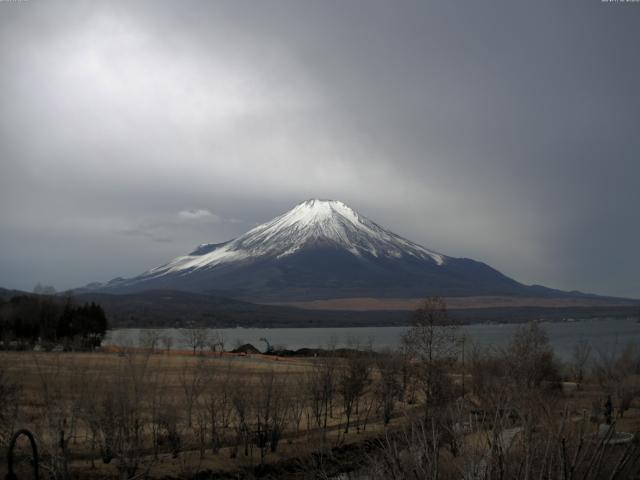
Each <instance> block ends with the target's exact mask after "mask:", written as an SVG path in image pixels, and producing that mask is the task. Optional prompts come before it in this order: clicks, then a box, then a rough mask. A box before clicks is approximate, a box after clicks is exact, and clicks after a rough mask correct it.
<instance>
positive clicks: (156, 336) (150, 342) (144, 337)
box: [139, 329, 160, 353]
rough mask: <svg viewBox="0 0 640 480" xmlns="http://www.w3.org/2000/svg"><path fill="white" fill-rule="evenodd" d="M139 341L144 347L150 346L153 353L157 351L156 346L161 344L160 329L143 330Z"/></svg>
mask: <svg viewBox="0 0 640 480" xmlns="http://www.w3.org/2000/svg"><path fill="white" fill-rule="evenodd" d="M139 343H140V345H141V346H142V347H144V348H148V349H149V350H150V352H151V353H156V348H158V345H159V344H160V331H159V330H155V329H145V330H142V331H141V332H140V339H139Z"/></svg>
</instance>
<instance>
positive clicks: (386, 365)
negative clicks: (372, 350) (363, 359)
mask: <svg viewBox="0 0 640 480" xmlns="http://www.w3.org/2000/svg"><path fill="white" fill-rule="evenodd" d="M376 367H377V370H378V376H379V378H378V381H377V382H376V384H375V388H374V393H375V396H376V398H377V400H378V404H379V405H380V407H381V409H382V419H383V422H384V424H385V425H387V424H388V423H389V421H390V420H391V417H392V415H393V411H394V408H395V404H396V401H397V400H398V399H399V398H400V395H401V391H402V385H401V372H402V360H401V358H399V356H398V355H396V354H394V353H392V352H386V353H384V354H382V355H381V356H379V357H378V359H377V361H376Z"/></svg>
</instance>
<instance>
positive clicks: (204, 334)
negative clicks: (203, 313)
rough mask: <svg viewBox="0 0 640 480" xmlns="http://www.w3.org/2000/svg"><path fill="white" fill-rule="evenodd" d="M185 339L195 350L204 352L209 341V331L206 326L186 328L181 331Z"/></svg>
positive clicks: (194, 351)
mask: <svg viewBox="0 0 640 480" xmlns="http://www.w3.org/2000/svg"><path fill="white" fill-rule="evenodd" d="M181 335H182V338H183V341H184V342H185V343H186V344H187V345H188V346H189V347H190V348H191V349H192V350H193V355H196V352H198V351H199V352H200V354H202V352H203V350H204V349H205V347H206V346H207V345H208V343H209V332H208V331H207V329H206V328H185V329H183V330H182V332H181Z"/></svg>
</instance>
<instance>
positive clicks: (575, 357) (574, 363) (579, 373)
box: [571, 340, 591, 390]
mask: <svg viewBox="0 0 640 480" xmlns="http://www.w3.org/2000/svg"><path fill="white" fill-rule="evenodd" d="M590 356H591V344H590V343H589V341H588V340H579V341H578V342H576V344H575V345H574V346H573V352H572V356H571V369H572V370H573V378H574V379H575V381H576V388H577V389H578V390H580V387H581V385H582V382H583V380H584V371H585V368H586V366H587V362H588V361H589V357H590Z"/></svg>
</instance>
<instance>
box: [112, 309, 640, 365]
mask: <svg viewBox="0 0 640 480" xmlns="http://www.w3.org/2000/svg"><path fill="white" fill-rule="evenodd" d="M541 325H542V326H543V327H544V329H545V330H546V332H547V334H548V336H549V340H550V342H551V345H552V346H553V348H554V350H555V352H556V354H557V355H558V356H560V357H561V358H565V359H567V358H569V357H570V356H571V352H572V350H573V347H574V345H575V344H576V342H578V341H579V340H587V341H589V343H590V344H591V345H592V347H593V349H594V352H595V353H597V352H598V351H600V352H602V353H613V352H615V351H620V350H621V349H623V348H624V347H625V346H626V345H627V344H628V343H629V342H633V343H635V344H637V345H639V346H640V323H638V322H637V320H636V319H634V318H629V319H592V320H578V321H573V322H557V323H542V324H541ZM517 327H518V325H507V324H476V325H464V326H460V327H459V334H460V335H464V336H465V337H466V338H467V344H470V343H472V342H473V343H477V344H479V345H483V346H493V347H496V348H499V347H503V346H505V345H506V344H507V343H508V341H509V339H510V338H511V336H512V335H513V332H514V331H515V329H516V328H517ZM407 328H408V327H345V328H221V329H212V330H211V331H212V332H220V333H222V335H223V336H224V340H225V348H226V349H227V350H231V349H232V348H233V347H234V346H236V345H238V344H243V343H251V344H252V345H254V346H255V347H257V348H258V349H260V350H264V348H265V344H264V342H263V341H262V340H261V339H262V338H265V339H266V340H267V341H268V342H269V343H270V344H271V345H273V346H275V347H284V348H289V349H292V350H295V349H298V348H303V347H308V348H317V347H321V348H322V347H327V346H328V345H335V346H337V347H344V346H348V345H349V343H350V341H358V342H359V343H360V344H363V343H371V344H372V345H373V347H374V348H376V349H383V348H394V347H396V346H398V344H399V342H400V338H401V337H402V335H403V334H404V332H406V331H407ZM143 332H144V330H141V329H116V330H110V331H109V332H108V334H107V337H106V339H105V341H104V344H105V345H118V346H139V345H141V341H142V339H143V338H144V333H143ZM161 335H170V336H171V337H173V348H188V346H187V342H186V340H185V336H184V334H183V332H182V331H181V329H171V328H167V329H162V330H161Z"/></svg>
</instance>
